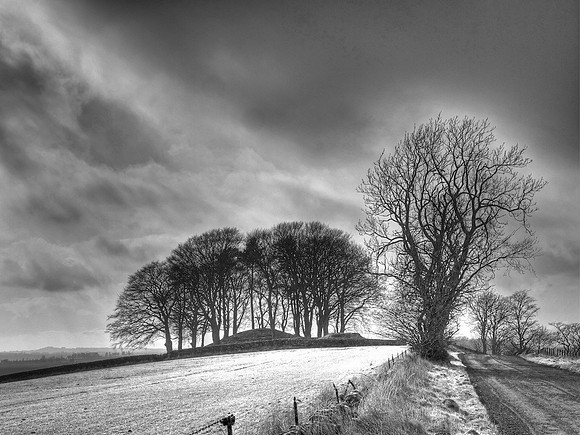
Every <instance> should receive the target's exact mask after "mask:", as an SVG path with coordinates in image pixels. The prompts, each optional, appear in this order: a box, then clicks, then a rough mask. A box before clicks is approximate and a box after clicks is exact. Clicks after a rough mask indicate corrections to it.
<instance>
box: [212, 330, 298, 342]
mask: <svg viewBox="0 0 580 435" xmlns="http://www.w3.org/2000/svg"><path fill="white" fill-rule="evenodd" d="M272 338H273V339H274V340H279V339H283V338H296V339H300V338H302V337H300V336H298V335H294V334H289V333H287V332H283V331H279V330H277V329H275V330H274V337H272V330H271V329H270V328H260V329H250V330H249V331H243V332H238V333H237V334H234V335H232V336H230V337H228V338H224V339H222V340H220V344H235V343H248V342H253V341H269V340H272Z"/></svg>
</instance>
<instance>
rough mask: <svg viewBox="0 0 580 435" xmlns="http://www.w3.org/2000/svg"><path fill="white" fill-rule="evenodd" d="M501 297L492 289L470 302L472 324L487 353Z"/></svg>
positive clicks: (482, 347) (482, 348) (483, 349)
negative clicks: (495, 311) (493, 318)
mask: <svg viewBox="0 0 580 435" xmlns="http://www.w3.org/2000/svg"><path fill="white" fill-rule="evenodd" d="M500 298H501V296H499V295H498V294H496V293H494V292H493V291H492V290H490V289H486V290H484V291H482V292H481V293H479V294H477V295H476V296H475V297H473V298H472V299H470V301H469V302H468V311H469V315H470V318H471V320H472V322H473V323H474V324H475V331H476V332H477V334H478V336H479V340H480V342H481V351H482V352H483V353H487V343H488V340H489V335H490V329H491V322H492V316H493V312H494V310H495V309H496V308H497V305H498V303H499V301H500Z"/></svg>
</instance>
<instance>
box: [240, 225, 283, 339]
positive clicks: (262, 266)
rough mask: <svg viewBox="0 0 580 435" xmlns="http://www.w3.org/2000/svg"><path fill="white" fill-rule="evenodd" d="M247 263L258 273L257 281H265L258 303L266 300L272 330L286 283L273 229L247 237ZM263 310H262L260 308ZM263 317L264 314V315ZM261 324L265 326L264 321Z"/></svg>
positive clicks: (253, 232)
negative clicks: (278, 257)
mask: <svg viewBox="0 0 580 435" xmlns="http://www.w3.org/2000/svg"><path fill="white" fill-rule="evenodd" d="M244 256H245V259H246V263H247V264H248V266H249V267H250V268H252V270H254V268H255V270H256V272H257V273H258V277H257V278H258V279H257V281H256V282H257V283H258V284H259V283H263V284H264V287H265V289H264V290H265V291H263V292H262V291H260V286H259V285H258V286H257V287H256V288H257V289H258V295H259V296H260V297H259V300H258V305H259V307H261V301H262V300H264V301H265V303H266V308H267V316H268V325H269V327H270V329H271V330H272V337H274V330H275V328H276V313H277V310H278V306H279V303H280V292H281V289H282V286H283V283H284V276H283V271H282V270H281V268H280V265H279V263H278V261H277V258H276V248H275V240H274V232H273V231H272V230H254V231H252V232H251V233H250V234H248V236H247V237H246V248H245V251H244ZM260 311H261V310H260ZM262 318H263V316H262ZM261 326H262V327H263V326H264V323H263V322H262V324H261Z"/></svg>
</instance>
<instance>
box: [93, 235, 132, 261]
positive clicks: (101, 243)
mask: <svg viewBox="0 0 580 435" xmlns="http://www.w3.org/2000/svg"><path fill="white" fill-rule="evenodd" d="M95 244H96V246H97V248H98V249H99V250H100V251H101V252H103V253H104V254H106V255H107V256H113V257H127V256H129V255H130V254H131V252H130V251H129V248H127V246H125V244H123V243H122V242H120V241H118V240H109V239H108V238H106V237H104V236H98V237H97V238H96V240H95Z"/></svg>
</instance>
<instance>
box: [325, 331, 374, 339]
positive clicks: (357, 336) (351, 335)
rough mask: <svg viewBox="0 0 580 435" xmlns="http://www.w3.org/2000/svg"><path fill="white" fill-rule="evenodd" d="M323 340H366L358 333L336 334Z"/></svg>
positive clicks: (329, 335) (326, 336)
mask: <svg viewBox="0 0 580 435" xmlns="http://www.w3.org/2000/svg"><path fill="white" fill-rule="evenodd" d="M322 340H366V339H365V338H364V337H363V336H362V335H360V334H359V333H358V332H334V333H332V334H328V335H325V336H324V337H322Z"/></svg>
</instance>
